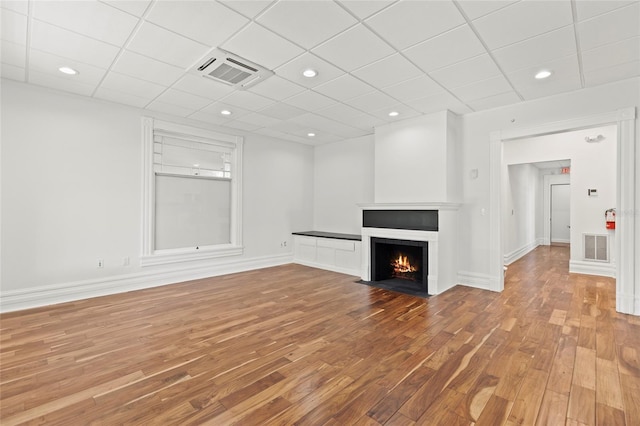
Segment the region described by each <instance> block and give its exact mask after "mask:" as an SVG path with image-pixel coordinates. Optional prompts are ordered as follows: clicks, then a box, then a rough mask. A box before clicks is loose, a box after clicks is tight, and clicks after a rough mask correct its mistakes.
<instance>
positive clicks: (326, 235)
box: [292, 231, 362, 241]
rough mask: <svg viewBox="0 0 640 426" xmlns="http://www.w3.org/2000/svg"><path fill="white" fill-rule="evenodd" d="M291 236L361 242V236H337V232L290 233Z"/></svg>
mask: <svg viewBox="0 0 640 426" xmlns="http://www.w3.org/2000/svg"><path fill="white" fill-rule="evenodd" d="M292 234H293V235H303V236H305V237H320V238H332V239H334V240H351V241H362V236H360V235H357V234H339V233H337V232H322V231H302V232H292Z"/></svg>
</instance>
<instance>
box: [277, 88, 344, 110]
mask: <svg viewBox="0 0 640 426" xmlns="http://www.w3.org/2000/svg"><path fill="white" fill-rule="evenodd" d="M283 102H285V103H287V104H289V105H293V106H297V107H298V108H302V109H304V110H305V111H311V112H313V111H317V110H320V109H323V108H326V107H328V106H330V105H333V104H335V103H336V101H334V100H333V99H330V98H327V97H326V96H324V95H321V94H320V93H316V92H313V91H311V90H307V91H305V92H302V93H300V94H298V95H295V96H292V97H290V98H288V99H285V100H284V101H283Z"/></svg>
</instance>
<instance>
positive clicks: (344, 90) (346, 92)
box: [313, 74, 375, 101]
mask: <svg viewBox="0 0 640 426" xmlns="http://www.w3.org/2000/svg"><path fill="white" fill-rule="evenodd" d="M313 90H314V91H316V92H319V93H322V94H323V95H326V96H328V97H330V98H333V99H336V100H338V101H345V100H348V99H351V98H355V97H356V96H360V95H364V94H365V93H369V92H372V91H374V90H375V89H374V88H373V87H371V86H370V85H368V84H367V83H363V82H362V81H360V80H358V79H357V78H355V77H353V76H352V75H349V74H344V75H342V76H341V77H338V78H336V79H335V80H331V81H329V82H327V83H324V84H322V85H320V86H317V87H315V88H314V89H313Z"/></svg>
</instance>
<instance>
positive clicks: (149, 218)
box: [141, 117, 243, 266]
mask: <svg viewBox="0 0 640 426" xmlns="http://www.w3.org/2000/svg"><path fill="white" fill-rule="evenodd" d="M142 128H143V143H144V209H143V244H142V248H143V253H142V258H141V263H142V265H143V266H145V265H157V264H163V263H172V262H183V261H191V260H199V259H207V258H213V257H221V256H233V255H239V254H242V220H241V219H242V204H241V200H242V196H241V188H242V186H241V177H242V142H243V140H242V138H241V137H238V136H233V135H225V134H221V133H216V132H212V131H209V130H205V129H199V128H195V127H191V126H185V125H181V124H176V123H170V122H166V121H161V120H157V119H154V118H150V117H144V118H143V119H142Z"/></svg>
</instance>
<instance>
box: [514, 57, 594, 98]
mask: <svg viewBox="0 0 640 426" xmlns="http://www.w3.org/2000/svg"><path fill="white" fill-rule="evenodd" d="M541 68H544V69H549V70H550V71H552V72H553V74H552V75H551V77H549V78H546V79H544V80H536V79H535V78H534V75H535V73H536V72H537V71H538V70H539V69H541ZM507 78H508V79H509V81H511V83H512V84H513V87H514V88H515V89H516V91H517V92H518V93H520V94H521V95H522V96H523V97H524V98H525V99H526V100H529V99H536V98H541V97H544V96H551V95H555V94H557V93H563V92H568V91H571V90H577V89H579V88H580V87H581V82H580V72H579V69H578V57H577V55H572V56H567V57H565V58H560V59H556V60H554V61H550V62H546V63H544V64H540V66H538V67H530V68H524V69H522V70H518V71H514V72H512V73H508V74H507Z"/></svg>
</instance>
